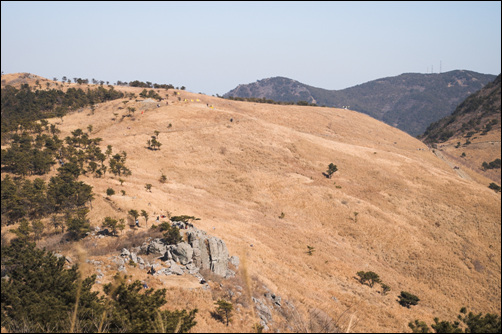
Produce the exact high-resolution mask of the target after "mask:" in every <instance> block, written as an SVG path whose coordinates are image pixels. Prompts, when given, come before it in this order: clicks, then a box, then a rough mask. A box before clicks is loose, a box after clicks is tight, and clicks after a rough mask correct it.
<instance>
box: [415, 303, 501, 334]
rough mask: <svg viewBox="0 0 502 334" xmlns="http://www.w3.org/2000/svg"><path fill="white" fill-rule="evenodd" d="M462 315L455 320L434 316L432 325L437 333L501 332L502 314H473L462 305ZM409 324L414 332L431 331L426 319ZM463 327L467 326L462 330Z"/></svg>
mask: <svg viewBox="0 0 502 334" xmlns="http://www.w3.org/2000/svg"><path fill="white" fill-rule="evenodd" d="M460 313H461V314H460V315H458V317H457V319H458V320H460V321H457V320H455V321H454V322H449V321H444V320H442V321H439V318H434V324H432V325H431V327H432V329H434V331H435V332H436V333H501V321H500V320H501V318H500V315H495V314H490V313H487V314H485V315H483V314H481V313H479V314H477V315H476V314H473V313H472V312H469V314H468V315H465V314H466V313H467V309H466V308H465V307H462V308H461V309H460ZM408 326H409V327H410V328H411V329H412V331H413V333H429V332H430V329H429V327H428V326H427V324H426V323H425V322H424V321H419V320H415V322H410V323H409V324H408ZM462 327H466V328H464V329H463V330H462Z"/></svg>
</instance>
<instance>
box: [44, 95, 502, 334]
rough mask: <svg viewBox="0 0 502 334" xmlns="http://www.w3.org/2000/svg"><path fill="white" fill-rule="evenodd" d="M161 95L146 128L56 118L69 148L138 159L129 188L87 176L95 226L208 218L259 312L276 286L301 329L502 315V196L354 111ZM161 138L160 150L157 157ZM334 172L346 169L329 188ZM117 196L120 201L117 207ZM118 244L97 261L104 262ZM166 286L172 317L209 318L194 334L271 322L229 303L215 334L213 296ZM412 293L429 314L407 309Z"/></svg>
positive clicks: (276, 313)
mask: <svg viewBox="0 0 502 334" xmlns="http://www.w3.org/2000/svg"><path fill="white" fill-rule="evenodd" d="M116 89H117V90H121V89H123V88H121V87H116ZM127 90H128V91H135V90H136V91H137V93H139V92H141V89H136V88H127ZM159 91H160V92H161V94H160V95H161V96H165V93H168V94H169V98H168V101H167V102H168V104H166V103H165V101H164V102H162V103H161V105H160V107H157V103H156V102H154V103H149V102H148V101H136V100H134V99H133V100H130V101H129V102H128V103H127V106H130V107H134V108H136V110H137V111H136V112H135V113H134V117H125V118H121V117H120V115H121V114H125V113H127V112H126V111H125V110H124V108H123V106H124V104H123V103H122V102H121V101H110V102H105V103H102V104H99V105H96V106H95V107H96V108H95V111H94V113H93V114H92V113H90V112H88V111H87V112H86V111H84V112H79V113H73V114H71V115H67V116H65V117H64V119H63V121H61V119H59V118H57V119H51V120H50V122H51V123H59V124H58V127H59V128H60V129H61V130H62V133H61V137H62V138H64V137H65V136H66V135H70V133H71V131H74V130H75V129H76V128H81V129H85V128H86V127H87V126H88V125H92V129H93V130H92V136H93V137H100V138H102V139H103V140H102V142H101V144H102V146H103V147H102V149H103V151H104V150H105V149H106V147H107V145H112V147H113V152H114V153H115V152H121V151H125V152H127V166H128V168H129V169H130V170H131V171H132V175H131V176H127V177H122V178H123V179H124V182H123V184H122V185H121V182H120V181H119V178H118V177H114V176H113V175H111V174H107V175H106V176H105V177H103V178H99V179H98V178H92V177H83V178H82V180H84V182H86V183H88V184H90V185H92V186H93V191H94V193H95V194H96V195H95V200H94V201H93V204H92V210H91V212H90V213H89V217H90V219H91V224H92V225H93V226H101V224H102V222H103V218H104V217H105V216H112V217H114V218H116V219H119V218H127V212H128V211H129V210H131V209H136V210H140V209H145V210H146V211H148V212H149V214H150V217H154V216H155V215H159V214H165V213H166V212H167V211H169V212H170V213H172V214H173V215H180V214H186V215H191V216H195V217H199V218H201V220H200V221H197V222H196V225H197V227H198V228H201V229H204V230H206V231H208V232H210V233H211V234H212V235H215V236H217V237H219V238H221V239H222V240H224V241H225V243H226V245H227V246H228V249H229V253H230V254H232V255H238V256H239V258H240V259H241V266H240V270H239V273H238V276H239V277H241V278H242V283H240V284H241V285H242V286H243V287H244V290H247V291H248V292H249V294H250V295H252V296H254V297H256V298H262V297H263V292H264V291H265V290H264V289H265V288H264V287H266V289H268V291H270V292H272V293H273V294H275V295H277V296H281V297H282V300H283V303H282V310H284V308H285V307H286V306H285V305H286V303H285V301H288V302H291V303H292V305H294V306H295V309H296V310H297V311H298V312H299V314H303V315H304V319H307V314H308V311H314V310H320V311H322V312H323V314H326V315H327V316H329V317H330V318H332V319H340V321H339V325H340V326H341V327H342V329H344V330H347V329H348V330H351V331H358V332H404V331H409V328H408V326H407V324H408V322H410V321H413V320H414V319H422V320H426V321H427V322H428V323H431V322H432V319H433V318H434V317H436V316H437V317H439V318H441V319H453V318H455V317H456V315H457V313H458V310H459V309H460V308H461V307H462V306H468V307H469V308H470V310H472V311H473V312H492V313H498V314H499V313H500V298H501V291H500V278H501V275H500V263H501V255H500V254H501V253H500V251H501V238H500V236H501V234H500V220H501V209H500V194H498V193H495V192H494V191H492V190H491V189H489V188H488V187H487V186H486V185H483V184H480V183H478V182H475V181H473V180H467V179H464V178H461V177H459V175H458V174H457V173H456V172H455V171H454V170H452V168H450V166H448V164H447V163H445V162H444V161H443V160H441V159H439V158H438V157H437V156H436V155H434V154H433V153H432V152H431V151H429V149H428V148H427V146H426V145H425V144H423V143H422V142H420V141H419V140H417V139H415V138H413V137H411V136H409V135H408V134H406V133H404V132H402V131H400V130H398V129H396V128H393V127H391V126H388V125H386V124H384V123H382V122H380V121H377V120H375V119H373V118H371V117H369V116H367V115H365V114H362V113H358V112H354V111H351V110H344V109H335V108H320V107H305V106H280V105H266V104H254V103H248V102H238V101H229V100H224V99H219V98H214V97H208V96H204V95H199V94H192V93H189V92H186V91H176V93H177V95H174V91H173V90H169V91H168V92H165V91H162V90H159ZM121 107H122V108H121ZM114 113H117V114H119V116H118V117H116V116H115V115H114ZM155 131H158V132H159V134H158V136H157V139H158V141H159V142H161V143H162V146H161V147H160V149H158V150H151V149H148V145H147V141H148V140H149V139H150V138H151V136H152V135H154V133H155ZM330 163H333V164H335V165H337V167H338V171H337V172H335V173H334V174H333V176H332V178H330V179H329V178H326V177H325V176H324V175H323V172H325V171H326V170H327V168H328V165H329V164H330ZM161 175H165V176H166V177H167V181H166V182H165V183H162V182H160V181H159V178H160V177H161ZM146 184H151V185H152V187H151V191H147V190H146V189H145V185H146ZM107 188H114V189H115V190H116V192H117V194H116V195H113V196H109V199H108V200H107V199H106V197H107V196H106V189H107ZM119 190H124V191H125V194H124V195H123V196H122V195H120V194H118V193H119ZM145 231H146V230H145ZM135 233H136V234H137V233H139V232H135ZM124 234H125V235H129V234H127V231H125V232H124ZM147 235H148V233H147ZM120 238H123V236H121V237H119V238H118V240H123V239H120ZM84 240H85V239H84ZM108 240H109V239H107V238H104V239H97V240H96V241H95V242H94V241H93V242H94V244H93V247H89V248H87V251H88V252H91V251H94V252H96V250H97V249H99V248H100V247H102V248H103V249H105V247H107V246H108V245H107V242H109V241H108ZM140 243H141V242H140ZM307 246H310V247H312V248H313V249H314V251H313V252H312V254H311V255H309V254H308V250H309V248H308V247H307ZM115 255H116V254H115ZM108 256H109V254H103V256H102V258H100V259H106V258H107V257H108ZM87 270H88V272H89V273H90V272H92V269H89V268H88V269H87ZM358 271H374V272H376V273H377V274H378V275H380V278H381V280H382V282H384V283H385V284H387V285H388V286H390V288H391V291H390V292H389V293H388V294H386V295H384V294H382V293H380V291H379V288H378V287H377V286H375V287H373V288H370V287H369V286H367V285H362V284H361V283H360V282H359V281H358V279H357V276H356V273H357V272H358ZM129 273H130V274H131V275H133V276H134V277H135V278H140V279H146V278H147V274H146V272H142V271H138V270H137V269H133V270H131V271H129ZM113 274H114V273H113V272H111V271H110V272H107V273H106V276H105V277H104V278H103V281H104V282H105V281H106V279H110V278H109V277H108V276H113ZM155 284H157V286H158V287H168V288H169V290H168V298H171V299H170V301H171V305H173V306H177V307H187V306H190V307H199V309H200V310H201V311H200V312H199V315H198V317H199V318H198V324H197V326H196V327H195V328H194V330H195V331H196V332H220V331H233V330H237V331H249V330H251V326H252V325H253V324H254V323H258V321H259V319H258V316H257V313H256V311H255V310H254V308H253V305H254V304H253V302H252V301H251V300H249V301H247V302H244V301H239V302H237V301H236V300H235V299H232V300H233V302H234V303H236V305H237V306H238V310H236V312H237V313H236V314H237V315H240V316H236V317H235V322H234V324H232V325H230V327H225V326H223V325H221V324H219V323H217V322H216V321H215V320H214V319H212V318H211V316H210V311H211V310H214V307H213V304H214V301H213V300H212V299H211V298H214V294H213V296H212V297H211V295H210V294H208V293H207V292H204V291H202V290H201V289H200V288H199V287H198V285H197V283H196V282H195V283H194V282H192V281H190V280H189V279H187V277H186V276H180V277H172V276H169V277H167V278H166V279H165V280H164V281H155ZM151 285H152V286H153V285H154V283H153V281H152V284H151ZM401 291H408V292H410V293H412V294H414V295H416V296H418V297H419V298H420V302H419V304H418V305H417V306H413V307H412V308H410V309H408V308H404V307H402V306H400V305H399V304H398V302H397V296H398V295H399V294H400V292H401ZM182 296H183V298H182ZM227 297H228V296H227ZM344 312H345V313H344ZM342 315H344V316H343V317H341V316H342ZM284 319H285V318H284V317H283V316H281V308H280V307H279V308H274V309H273V310H272V321H271V322H269V323H268V326H269V327H270V329H271V330H274V329H281V331H287V330H292V329H294V328H293V327H289V329H288V324H286V323H285V320H284ZM296 319H298V318H296ZM297 322H299V320H297ZM289 325H290V326H292V322H291V321H290V322H289ZM293 325H294V324H293Z"/></svg>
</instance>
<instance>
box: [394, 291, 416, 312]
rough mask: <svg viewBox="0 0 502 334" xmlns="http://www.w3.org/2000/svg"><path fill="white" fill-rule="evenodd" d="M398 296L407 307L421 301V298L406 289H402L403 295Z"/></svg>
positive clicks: (402, 304) (400, 302)
mask: <svg viewBox="0 0 502 334" xmlns="http://www.w3.org/2000/svg"><path fill="white" fill-rule="evenodd" d="M398 298H399V304H401V306H404V307H407V308H410V306H412V305H417V304H418V302H419V301H420V299H419V298H418V297H417V296H415V295H413V294H411V293H409V292H406V291H401V295H399V296H398Z"/></svg>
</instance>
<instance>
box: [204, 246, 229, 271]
mask: <svg viewBox="0 0 502 334" xmlns="http://www.w3.org/2000/svg"><path fill="white" fill-rule="evenodd" d="M208 242H209V257H210V260H211V263H210V269H211V271H212V272H213V273H215V274H216V275H220V276H226V274H227V269H228V249H227V246H226V245H225V242H224V241H223V240H221V239H218V238H216V237H211V238H209V239H208Z"/></svg>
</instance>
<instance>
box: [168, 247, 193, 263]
mask: <svg viewBox="0 0 502 334" xmlns="http://www.w3.org/2000/svg"><path fill="white" fill-rule="evenodd" d="M172 254H173V260H175V261H179V262H180V263H181V264H182V265H186V264H187V263H190V262H192V256H193V248H192V246H190V245H189V244H187V243H186V242H180V243H179V244H177V245H176V246H175V247H173V248H172Z"/></svg>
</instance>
